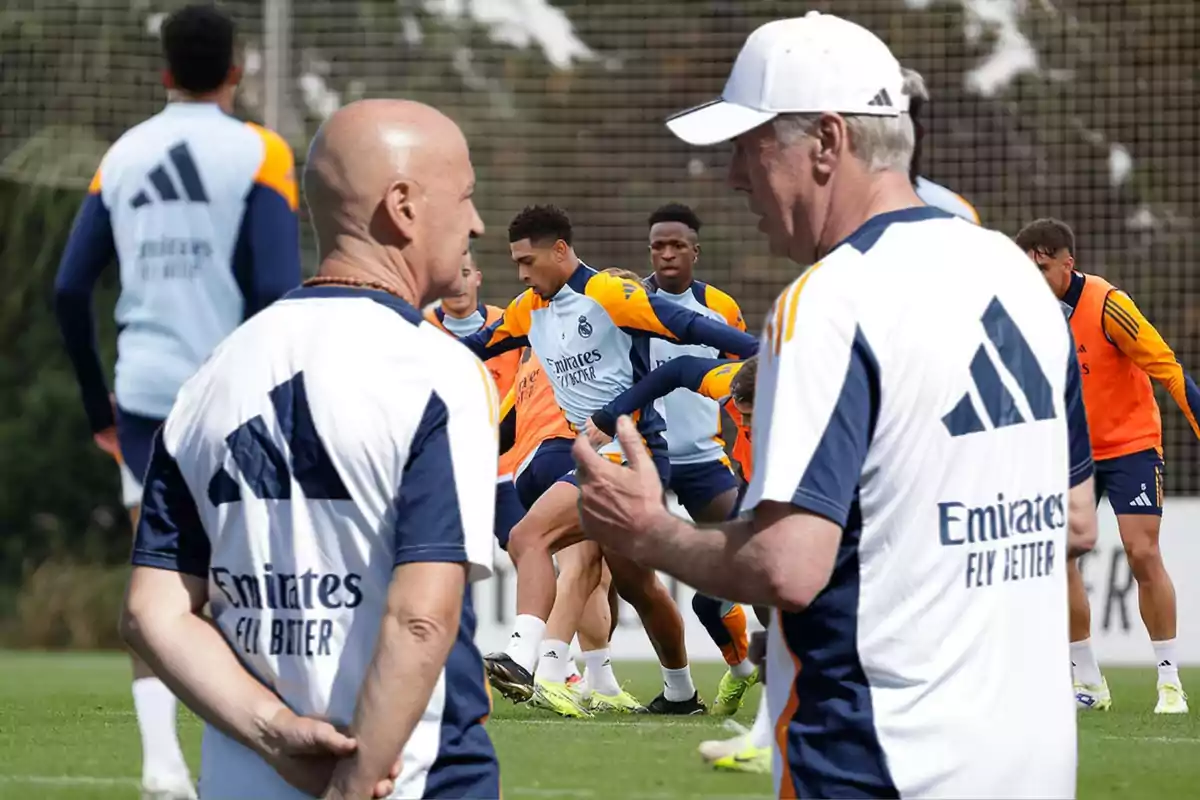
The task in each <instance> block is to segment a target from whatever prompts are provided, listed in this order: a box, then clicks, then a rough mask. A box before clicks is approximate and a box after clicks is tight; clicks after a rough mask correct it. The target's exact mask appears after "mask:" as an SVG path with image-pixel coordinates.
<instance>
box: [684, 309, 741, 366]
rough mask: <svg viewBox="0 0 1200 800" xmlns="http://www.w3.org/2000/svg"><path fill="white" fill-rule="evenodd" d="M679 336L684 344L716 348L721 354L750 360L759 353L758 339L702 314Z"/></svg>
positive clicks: (694, 318)
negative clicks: (730, 354) (729, 354)
mask: <svg viewBox="0 0 1200 800" xmlns="http://www.w3.org/2000/svg"><path fill="white" fill-rule="evenodd" d="M677 335H679V338H680V340H681V341H682V342H683V343H684V344H698V345H704V346H706V347H714V348H716V349H717V351H718V352H720V353H732V354H734V355H736V356H739V357H741V358H749V357H750V356H752V355H754V354H755V353H757V352H758V339H756V338H754V337H753V336H751V335H750V334H748V333H743V332H742V331H739V330H738V329H737V328H731V327H729V326H728V325H726V324H724V323H722V322H716V321H714V320H711V319H709V318H708V317H705V316H702V315H700V314H697V315H695V316H694V317H693V318H692V319H691V321H690V322H689V323H688V325H687V328H686V329H685V330H683V331H680V332H679V333H678V334H677Z"/></svg>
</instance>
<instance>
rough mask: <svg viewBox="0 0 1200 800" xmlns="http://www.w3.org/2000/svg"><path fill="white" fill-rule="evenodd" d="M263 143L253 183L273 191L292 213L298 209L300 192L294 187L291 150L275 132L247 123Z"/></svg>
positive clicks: (294, 179) (293, 162) (294, 169)
mask: <svg viewBox="0 0 1200 800" xmlns="http://www.w3.org/2000/svg"><path fill="white" fill-rule="evenodd" d="M247 124H248V125H249V126H250V127H251V128H252V129H253V130H254V132H255V133H257V134H258V135H259V137H260V138H261V139H262V141H263V159H262V163H261V164H259V166H258V172H257V173H255V175H254V182H255V183H256V184H258V185H259V186H266V187H267V188H269V189H272V190H274V191H275V192H276V193H278V194H279V195H280V196H281V197H283V199H284V200H286V201H287V204H288V208H290V209H292V211H295V210H297V209H298V208H299V207H300V190H299V187H297V185H296V159H295V157H294V156H293V155H292V148H291V147H289V146H288V143H287V142H285V141H284V140H283V137H282V136H280V135H279V134H278V133H275V131H272V130H268V129H267V128H264V127H262V126H261V125H255V124H254V123H252V122H251V123H247Z"/></svg>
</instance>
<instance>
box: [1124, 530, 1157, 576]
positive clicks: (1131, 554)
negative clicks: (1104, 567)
mask: <svg viewBox="0 0 1200 800" xmlns="http://www.w3.org/2000/svg"><path fill="white" fill-rule="evenodd" d="M1125 558H1126V559H1128V561H1129V571H1130V572H1132V573H1133V577H1134V578H1135V579H1137V580H1139V581H1140V580H1145V579H1147V578H1149V579H1153V578H1155V577H1156V576H1157V575H1158V574H1159V573H1161V572H1162V570H1163V563H1162V551H1160V550H1159V549H1158V542H1155V541H1153V540H1150V539H1142V540H1138V541H1131V542H1128V543H1126V545H1125Z"/></svg>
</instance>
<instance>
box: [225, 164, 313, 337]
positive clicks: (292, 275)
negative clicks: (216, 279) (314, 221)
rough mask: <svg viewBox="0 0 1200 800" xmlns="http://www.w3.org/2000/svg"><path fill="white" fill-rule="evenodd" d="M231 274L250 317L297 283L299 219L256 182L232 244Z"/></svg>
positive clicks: (280, 198)
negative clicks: (235, 240)
mask: <svg viewBox="0 0 1200 800" xmlns="http://www.w3.org/2000/svg"><path fill="white" fill-rule="evenodd" d="M233 276H234V278H235V280H237V284H238V288H239V289H240V290H241V292H242V298H243V300H244V301H245V312H244V315H243V317H244V318H245V319H249V318H250V317H252V316H254V315H255V314H257V313H258V312H259V311H262V310H263V309H264V308H266V307H267V306H269V305H271V303H274V302H275V301H276V300H278V299H279V298H280V297H283V296H284V295H285V294H287V293H288V292H290V291H291V290H292V289H295V288H296V287H297V286H299V285H300V221H299V218H298V217H297V216H296V212H294V211H292V209H291V207H290V206H289V205H288V202H287V200H285V199H284V198H283V196H282V195H280V194H279V193H278V192H276V191H275V190H274V189H271V188H270V187H267V186H260V185H258V184H255V185H254V186H253V187H252V188H251V189H250V192H249V194H247V195H246V210H245V212H244V214H243V215H242V225H241V228H240V229H239V230H238V238H237V243H236V244H235V245H234V248H233Z"/></svg>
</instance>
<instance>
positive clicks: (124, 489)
mask: <svg viewBox="0 0 1200 800" xmlns="http://www.w3.org/2000/svg"><path fill="white" fill-rule="evenodd" d="M141 504H142V484H141V481H139V480H138V479H137V476H135V475H134V474H133V470H131V469H130V468H129V465H128V464H126V463H125V462H124V461H122V462H121V505H123V506H125V507H126V508H137V507H138V506H140V505H141Z"/></svg>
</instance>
